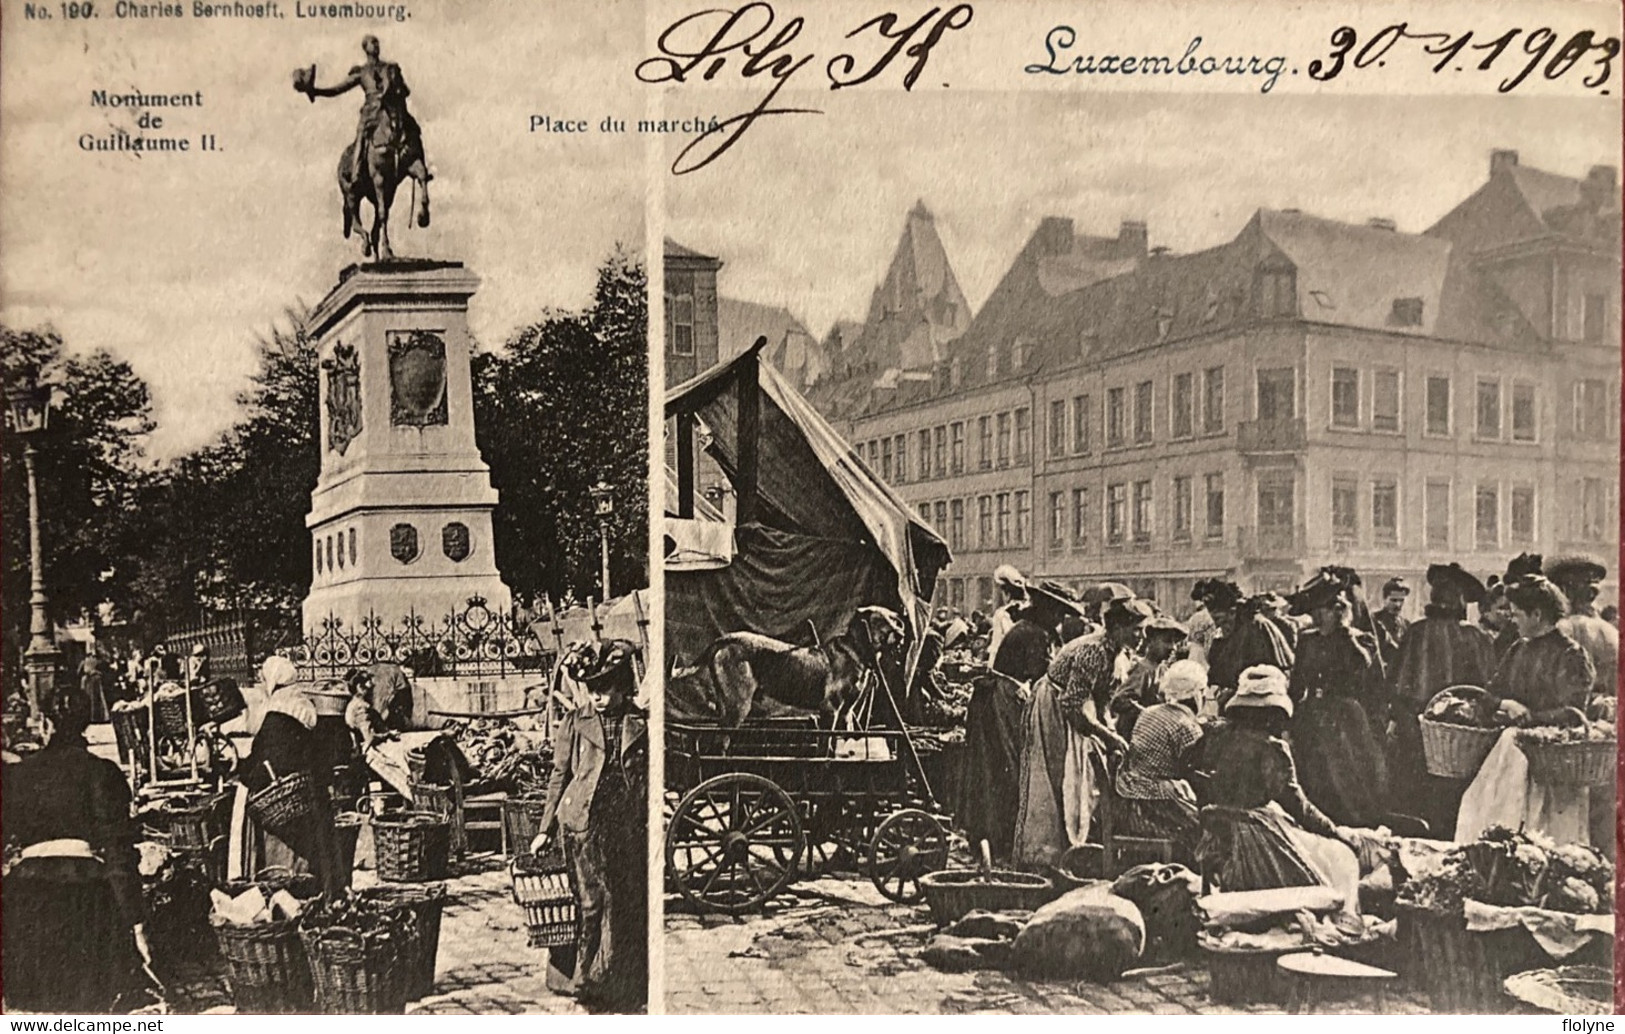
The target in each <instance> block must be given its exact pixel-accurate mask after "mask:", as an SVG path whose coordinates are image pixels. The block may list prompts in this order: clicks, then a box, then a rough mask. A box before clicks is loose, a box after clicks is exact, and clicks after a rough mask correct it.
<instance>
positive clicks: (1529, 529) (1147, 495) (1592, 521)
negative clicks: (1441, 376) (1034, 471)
mask: <svg viewBox="0 0 1625 1034" xmlns="http://www.w3.org/2000/svg"><path fill="white" fill-rule="evenodd" d="M1295 481H1296V479H1295V478H1294V477H1293V476H1292V475H1291V474H1288V473H1278V474H1275V475H1273V476H1267V477H1261V478H1260V479H1259V483H1258V499H1257V502H1258V523H1259V528H1258V532H1259V535H1260V537H1261V541H1263V540H1269V541H1272V542H1273V541H1286V537H1287V536H1290V535H1291V534H1292V529H1293V527H1294V511H1295V509H1296V506H1295V498H1294V497H1295V494H1296V484H1295ZM1169 489H1170V495H1171V514H1170V517H1171V520H1170V524H1169V534H1170V536H1171V537H1172V539H1173V541H1174V542H1176V543H1179V542H1191V541H1193V540H1194V539H1195V538H1196V537H1197V534H1198V532H1200V534H1201V536H1202V538H1203V539H1204V540H1206V541H1210V542H1213V541H1220V540H1223V538H1224V537H1225V485H1224V475H1223V474H1222V473H1211V474H1203V475H1201V476H1200V478H1198V477H1197V476H1195V475H1190V474H1180V475H1175V476H1174V477H1173V478H1171V479H1170V481H1169ZM1569 494H1570V504H1571V505H1570V506H1569V507H1568V511H1569V515H1570V523H1569V526H1568V527H1567V528H1566V529H1564V534H1565V536H1566V538H1567V539H1569V540H1572V541H1578V542H1596V543H1603V542H1608V541H1610V540H1611V538H1610V534H1609V533H1610V531H1611V528H1612V525H1611V524H1610V514H1611V513H1612V512H1613V509H1612V508H1613V505H1614V504H1613V494H1614V488H1613V485H1612V484H1611V483H1610V482H1608V481H1607V480H1606V479H1603V478H1581V479H1577V480H1575V481H1574V482H1573V483H1572V485H1571V487H1570V489H1569ZM1454 495H1455V485H1454V483H1453V482H1452V480H1451V479H1450V478H1448V477H1442V478H1428V479H1426V481H1425V482H1424V483H1423V490H1422V538H1423V545H1424V546H1425V547H1426V548H1428V549H1430V550H1448V549H1451V548H1458V549H1464V548H1467V546H1466V544H1465V543H1453V542H1452V541H1451V540H1452V528H1453V527H1454V517H1453V513H1452V500H1453V498H1454ZM1154 498H1155V494H1154V491H1153V486H1152V482H1151V480H1150V479H1142V480H1138V481H1123V482H1114V483H1110V484H1108V485H1106V488H1105V494H1104V497H1103V498H1101V499H1100V500H1099V501H1098V502H1097V497H1096V496H1095V494H1094V493H1093V492H1092V491H1091V489H1089V488H1086V487H1073V488H1070V489H1066V490H1061V491H1052V492H1050V493H1049V510H1048V516H1049V533H1048V539H1047V541H1048V544H1049V547H1050V549H1052V550H1055V549H1064V548H1068V547H1070V548H1072V549H1080V548H1083V547H1085V546H1087V545H1088V544H1089V541H1090V538H1091V536H1092V535H1094V534H1099V535H1102V536H1103V541H1104V542H1105V544H1106V545H1109V546H1116V545H1122V544H1124V543H1126V542H1133V543H1136V544H1146V543H1149V542H1150V541H1151V538H1152V528H1153V506H1154ZM1102 504H1103V505H1102ZM1331 504H1332V540H1333V544H1334V545H1345V546H1346V545H1356V544H1359V543H1361V542H1367V543H1369V544H1370V545H1372V546H1376V547H1380V546H1391V545H1397V544H1398V543H1399V537H1400V526H1399V525H1400V512H1401V498H1400V486H1399V482H1398V480H1397V479H1395V478H1392V477H1378V478H1371V479H1369V480H1364V479H1362V478H1360V477H1359V476H1358V475H1355V474H1347V475H1341V474H1340V475H1334V476H1333V478H1332V486H1331ZM1097 505H1100V511H1099V513H1098V515H1097V514H1096V510H1095V507H1096V506H1097ZM919 511H920V516H921V517H922V518H923V519H924V520H925V521H926V522H927V523H929V524H931V525H932V526H933V527H935V528H936V530H937V532H938V534H940V535H942V536H943V537H944V538H946V539H947V541H948V548H949V549H951V550H955V551H958V550H984V549H1006V548H1018V549H1019V548H1027V547H1028V546H1029V545H1031V542H1030V541H1029V536H1030V527H1031V519H1032V514H1031V508H1030V505H1029V495H1028V493H1027V492H1026V491H1012V492H991V493H986V494H983V495H978V496H973V497H970V498H960V499H938V500H933V501H930V502H924V503H921V504H919ZM1537 512H1538V508H1537V494H1536V487H1535V485H1533V484H1532V483H1515V484H1511V485H1503V484H1502V483H1501V482H1498V481H1490V480H1486V481H1481V482H1478V483H1477V484H1475V485H1474V486H1473V518H1474V519H1473V542H1472V546H1473V548H1475V549H1478V550H1497V549H1502V548H1506V547H1521V546H1528V545H1532V544H1533V543H1534V542H1535V541H1536V537H1537V531H1536V514H1537ZM1097 520H1099V521H1100V524H1099V525H1098V526H1097V524H1096V521H1097ZM1198 522H1200V524H1199V523H1198Z"/></svg>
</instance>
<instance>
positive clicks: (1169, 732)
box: [1117, 660, 1207, 864]
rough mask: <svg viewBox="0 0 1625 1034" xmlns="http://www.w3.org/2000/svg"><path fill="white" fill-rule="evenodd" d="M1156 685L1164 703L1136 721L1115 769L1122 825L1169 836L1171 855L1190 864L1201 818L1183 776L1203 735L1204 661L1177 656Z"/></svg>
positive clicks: (1142, 833)
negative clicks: (1125, 755) (1122, 759)
mask: <svg viewBox="0 0 1625 1034" xmlns="http://www.w3.org/2000/svg"><path fill="white" fill-rule="evenodd" d="M1157 689H1158V692H1159V694H1160V695H1161V698H1162V702H1161V703H1158V704H1153V705H1152V706H1150V707H1148V708H1146V709H1145V711H1143V712H1142V713H1141V714H1140V716H1139V717H1138V718H1137V719H1136V720H1135V722H1134V732H1133V733H1132V734H1131V738H1130V739H1129V748H1128V760H1127V761H1126V762H1125V763H1124V765H1123V768H1122V770H1121V771H1120V772H1118V774H1117V795H1118V796H1119V797H1120V798H1121V799H1122V803H1123V827H1124V832H1125V833H1128V834H1129V835H1131V836H1145V837H1166V838H1168V839H1170V840H1172V841H1173V842H1174V847H1175V850H1174V854H1175V858H1174V860H1175V861H1178V862H1183V863H1185V864H1190V863H1191V862H1192V861H1193V860H1194V857H1195V849H1196V842H1197V839H1198V837H1199V836H1200V833H1201V823H1200V821H1199V819H1198V817H1197V810H1196V794H1195V792H1194V791H1193V790H1192V789H1191V784H1190V782H1189V781H1188V780H1187V776H1188V775H1189V773H1190V771H1191V761H1192V760H1193V758H1194V756H1195V754H1196V752H1197V750H1198V748H1199V747H1200V744H1201V740H1202V726H1201V725H1200V724H1199V723H1198V722H1197V721H1196V713H1197V711H1198V709H1199V708H1200V707H1201V702H1202V698H1203V696H1204V695H1205V694H1206V693H1207V666H1206V665H1203V664H1198V663H1197V662H1196V661H1191V660H1183V661H1175V662H1174V663H1173V664H1171V665H1169V666H1168V668H1167V670H1166V671H1164V672H1163V674H1162V680H1161V681H1160V682H1159V683H1158V686H1157Z"/></svg>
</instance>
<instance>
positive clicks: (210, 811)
mask: <svg viewBox="0 0 1625 1034" xmlns="http://www.w3.org/2000/svg"><path fill="white" fill-rule="evenodd" d="M222 803H223V800H222V798H221V797H220V796H210V797H206V798H204V799H202V800H197V801H187V802H185V803H176V804H172V805H170V806H169V807H168V808H167V809H166V812H167V816H166V817H167V818H168V820H169V846H170V847H172V848H175V849H176V850H180V851H207V850H208V849H209V848H210V846H211V845H213V844H214V840H215V838H216V837H217V836H219V835H221V834H222V833H223V832H225V830H223V829H222V828H221V825H222V824H221V821H220V818H221V815H220V810H221V805H222ZM227 821H229V819H228V820H227Z"/></svg>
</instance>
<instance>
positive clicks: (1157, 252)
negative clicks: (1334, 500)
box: [1151, 244, 1168, 258]
mask: <svg viewBox="0 0 1625 1034" xmlns="http://www.w3.org/2000/svg"><path fill="white" fill-rule="evenodd" d="M1167 254H1168V245H1166V244H1159V245H1157V246H1156V247H1155V248H1152V249H1151V257H1152V258H1162V257H1163V256H1165V255H1167Z"/></svg>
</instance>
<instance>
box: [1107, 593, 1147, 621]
mask: <svg viewBox="0 0 1625 1034" xmlns="http://www.w3.org/2000/svg"><path fill="white" fill-rule="evenodd" d="M1156 617H1157V613H1156V611H1154V610H1152V609H1151V604H1149V603H1147V602H1146V601H1144V600H1137V599H1134V598H1133V597H1129V598H1128V599H1115V600H1112V601H1111V602H1110V603H1108V604H1106V610H1105V612H1104V613H1103V614H1102V615H1101V618H1102V620H1104V621H1105V622H1106V627H1107V628H1131V627H1134V626H1139V627H1142V628H1143V627H1145V626H1146V625H1147V624H1149V623H1150V622H1152V621H1154V620H1156Z"/></svg>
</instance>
